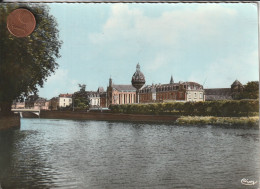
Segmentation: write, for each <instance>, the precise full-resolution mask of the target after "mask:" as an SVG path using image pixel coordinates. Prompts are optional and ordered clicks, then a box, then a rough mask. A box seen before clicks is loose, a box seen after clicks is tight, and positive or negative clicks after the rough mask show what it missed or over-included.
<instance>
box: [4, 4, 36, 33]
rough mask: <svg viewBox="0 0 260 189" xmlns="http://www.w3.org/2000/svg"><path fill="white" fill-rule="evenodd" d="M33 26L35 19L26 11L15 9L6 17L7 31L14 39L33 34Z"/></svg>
mask: <svg viewBox="0 0 260 189" xmlns="http://www.w3.org/2000/svg"><path fill="white" fill-rule="evenodd" d="M35 26H36V20H35V17H34V15H33V14H32V13H31V12H30V11H29V10H27V9H23V8H19V9H15V10H14V11H12V12H11V13H10V14H9V15H8V17H7V29H8V31H9V32H10V33H11V34H12V35H14V36H16V37H27V36H28V35H30V34H31V33H32V32H33V30H34V28H35Z"/></svg>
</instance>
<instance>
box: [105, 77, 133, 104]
mask: <svg viewBox="0 0 260 189" xmlns="http://www.w3.org/2000/svg"><path fill="white" fill-rule="evenodd" d="M133 103H136V89H135V88H134V87H133V86H132V85H115V84H113V83H112V79H111V78H110V79H109V86H108V87H107V106H109V105H111V104H133Z"/></svg>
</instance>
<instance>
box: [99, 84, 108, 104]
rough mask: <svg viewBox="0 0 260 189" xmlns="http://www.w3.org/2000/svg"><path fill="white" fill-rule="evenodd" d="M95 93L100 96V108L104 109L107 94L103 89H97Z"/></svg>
mask: <svg viewBox="0 0 260 189" xmlns="http://www.w3.org/2000/svg"><path fill="white" fill-rule="evenodd" d="M97 92H98V93H99V96H100V107H102V108H105V107H107V93H106V92H105V90H104V88H103V87H99V88H98V90H97Z"/></svg>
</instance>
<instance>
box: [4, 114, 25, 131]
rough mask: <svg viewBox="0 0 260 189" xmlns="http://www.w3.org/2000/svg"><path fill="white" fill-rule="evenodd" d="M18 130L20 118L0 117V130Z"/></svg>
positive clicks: (17, 116)
mask: <svg viewBox="0 0 260 189" xmlns="http://www.w3.org/2000/svg"><path fill="white" fill-rule="evenodd" d="M11 128H20V116H19V115H14V116H8V117H0V130H5V129H11Z"/></svg>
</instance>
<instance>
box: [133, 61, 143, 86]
mask: <svg viewBox="0 0 260 189" xmlns="http://www.w3.org/2000/svg"><path fill="white" fill-rule="evenodd" d="M144 84H145V77H144V74H143V73H142V72H141V71H140V65H139V63H138V64H137V66H136V72H135V73H134V75H133V77H132V85H133V86H134V87H135V88H136V89H137V90H139V89H140V88H141V87H142V86H143V85H144Z"/></svg>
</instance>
